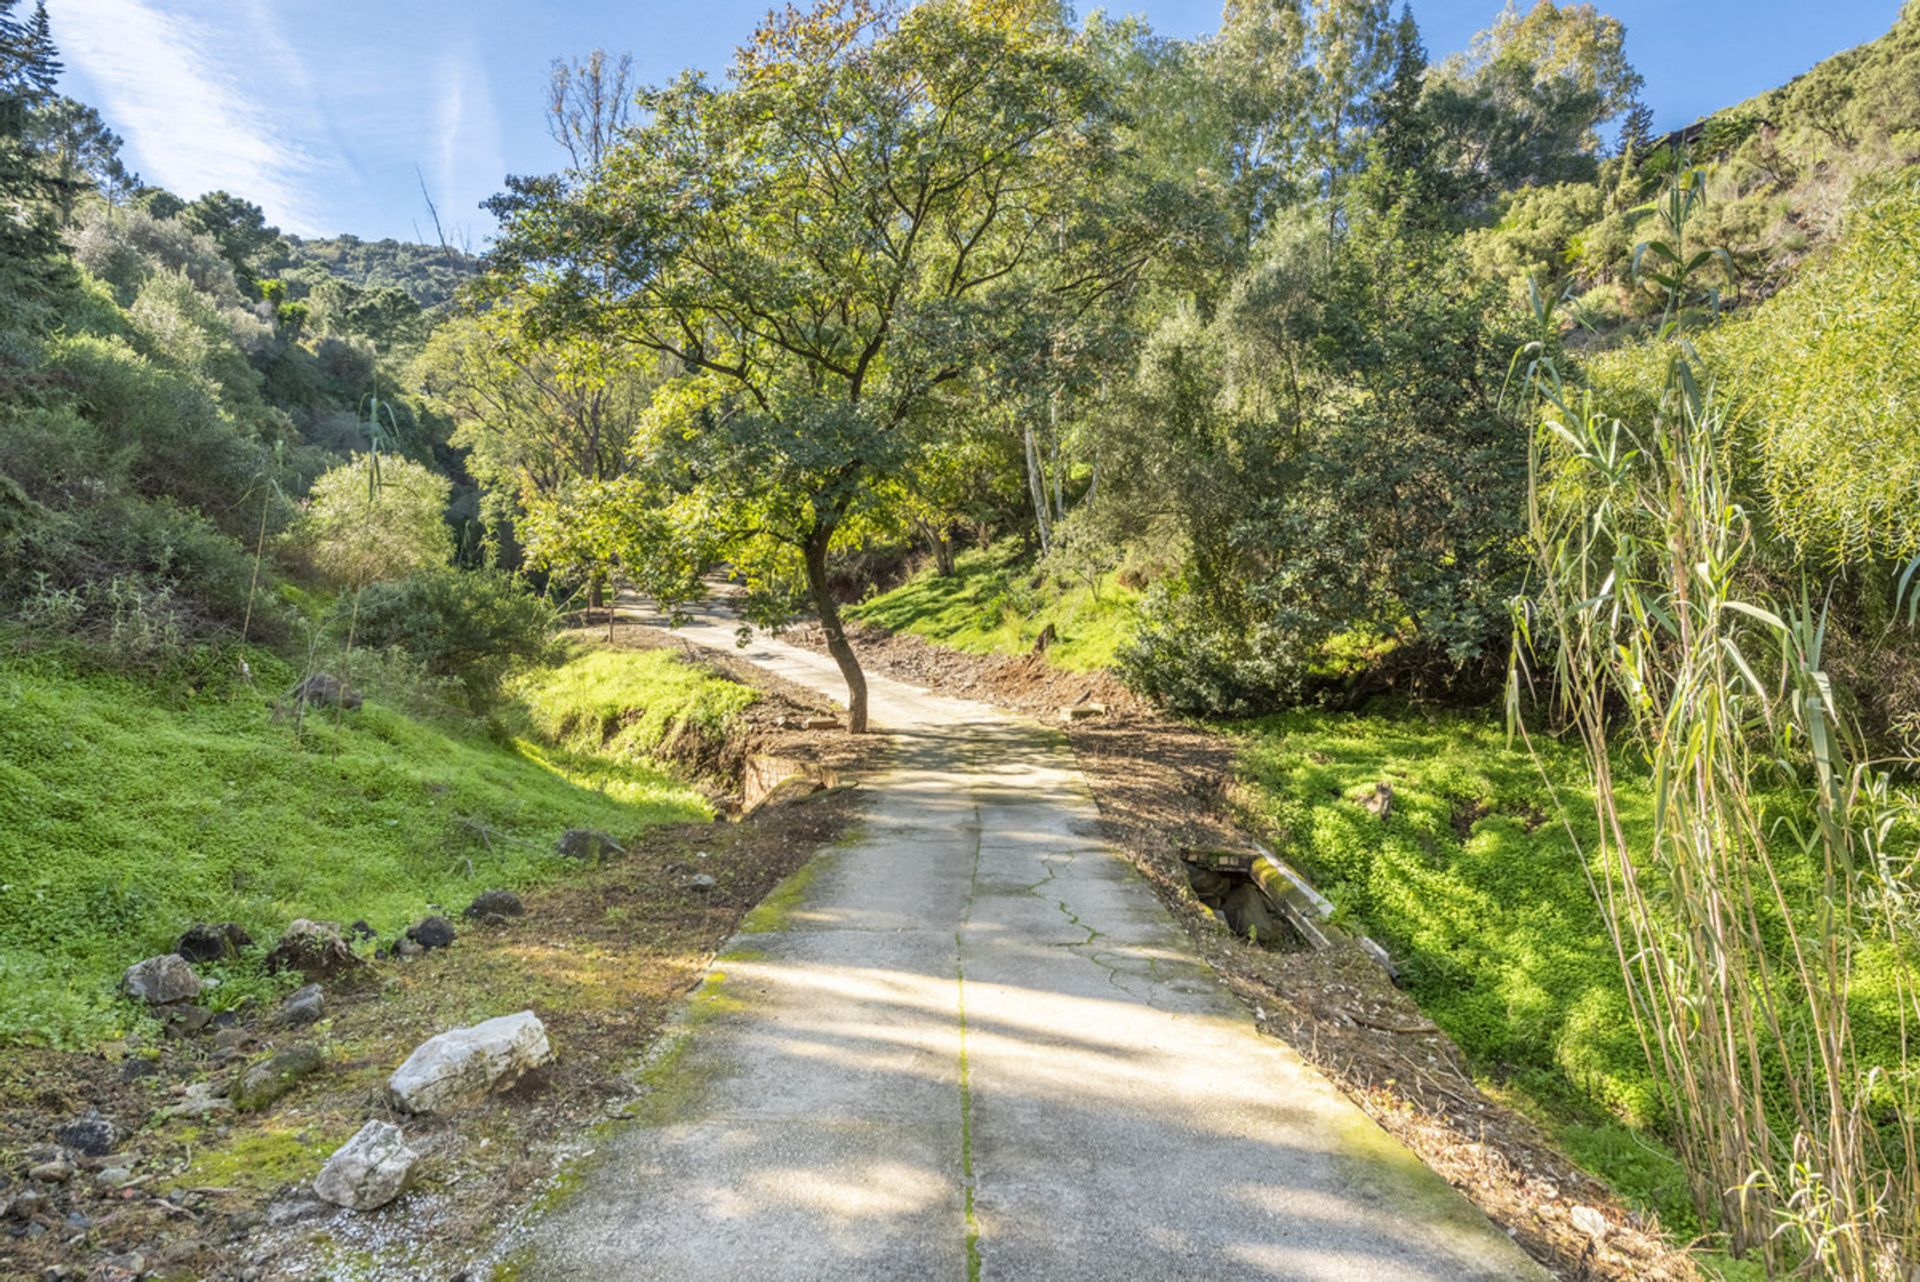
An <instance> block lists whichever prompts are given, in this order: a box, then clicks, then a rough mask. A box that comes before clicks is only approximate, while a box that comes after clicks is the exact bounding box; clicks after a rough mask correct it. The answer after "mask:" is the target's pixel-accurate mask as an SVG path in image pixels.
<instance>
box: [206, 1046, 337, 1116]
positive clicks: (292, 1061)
mask: <svg viewBox="0 0 1920 1282" xmlns="http://www.w3.org/2000/svg"><path fill="white" fill-rule="evenodd" d="M324 1063H326V1059H325V1057H323V1056H322V1055H321V1054H320V1052H319V1050H318V1049H317V1048H315V1047H312V1046H289V1047H287V1049H285V1050H283V1051H277V1052H275V1053H274V1054H273V1055H270V1056H268V1057H267V1058H266V1059H264V1060H262V1061H261V1062H260V1063H258V1064H255V1065H254V1066H253V1067H251V1068H249V1069H248V1070H247V1071H246V1072H244V1073H242V1074H241V1075H240V1080H239V1081H238V1082H236V1083H234V1086H233V1090H232V1091H231V1092H229V1095H228V1097H229V1098H230V1099H232V1101H233V1106H234V1107H235V1108H237V1109H240V1110H241V1111H242V1112H252V1111H254V1110H256V1109H262V1108H265V1107H266V1106H267V1105H269V1104H271V1103H273V1101H275V1100H277V1099H279V1098H280V1097H281V1096H282V1095H285V1094H286V1093H287V1092H288V1091H290V1090H292V1089H293V1088H294V1085H295V1084H296V1083H298V1082H299V1081H300V1079H301V1078H303V1077H307V1076H309V1075H311V1074H312V1073H315V1072H317V1071H318V1070H319V1068H320V1066H321V1065H323V1064H324Z"/></svg>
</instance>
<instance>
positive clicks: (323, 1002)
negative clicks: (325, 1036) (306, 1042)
mask: <svg viewBox="0 0 1920 1282" xmlns="http://www.w3.org/2000/svg"><path fill="white" fill-rule="evenodd" d="M326 1009H327V994H326V990H325V989H323V988H321V987H320V985H318V984H304V985H302V986H301V987H299V988H296V989H294V990H293V991H292V992H291V993H288V994H287V998H286V1000H285V1001H283V1002H281V1003H280V1009H279V1011H278V1012H276V1013H275V1015H274V1020H275V1022H277V1023H280V1024H282V1025H285V1026H286V1027H288V1028H303V1027H305V1026H306V1025H308V1024H312V1023H316V1022H318V1021H319V1019H320V1016H321V1015H323V1014H325V1013H326Z"/></svg>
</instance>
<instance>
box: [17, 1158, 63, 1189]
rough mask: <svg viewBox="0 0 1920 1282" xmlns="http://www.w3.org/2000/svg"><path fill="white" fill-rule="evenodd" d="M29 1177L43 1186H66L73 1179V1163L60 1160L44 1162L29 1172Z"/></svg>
mask: <svg viewBox="0 0 1920 1282" xmlns="http://www.w3.org/2000/svg"><path fill="white" fill-rule="evenodd" d="M27 1175H28V1176H29V1177H31V1178H32V1179H35V1180H38V1181H39V1182H40V1183H42V1184H65V1183H66V1182H67V1181H68V1180H70V1179H72V1178H73V1163H72V1162H66V1161H59V1160H55V1161H52V1162H42V1163H40V1165H38V1166H36V1167H34V1168H33V1169H32V1170H30V1171H28V1172H27Z"/></svg>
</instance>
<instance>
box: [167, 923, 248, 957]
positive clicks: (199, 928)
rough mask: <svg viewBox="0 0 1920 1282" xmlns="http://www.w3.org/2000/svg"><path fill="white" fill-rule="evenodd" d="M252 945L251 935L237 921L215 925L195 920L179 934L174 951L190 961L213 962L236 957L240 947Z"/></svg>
mask: <svg viewBox="0 0 1920 1282" xmlns="http://www.w3.org/2000/svg"><path fill="white" fill-rule="evenodd" d="M252 945H253V936H251V935H249V934H248V933H247V932H246V931H245V929H243V928H242V927H241V926H240V924H239V923H238V922H232V921H229V922H222V923H220V924H219V925H217V926H215V925H209V924H208V923H207V922H204V921H197V922H195V923H194V924H193V925H191V926H189V927H187V930H186V933H185V934H183V935H181V936H180V943H179V945H178V946H177V947H176V948H175V950H174V951H176V952H178V953H179V954H180V955H181V956H182V957H184V958H186V959H187V960H188V961H190V962H214V961H226V960H227V959H229V958H232V957H237V956H239V955H240V950H241V949H242V948H249V947H252Z"/></svg>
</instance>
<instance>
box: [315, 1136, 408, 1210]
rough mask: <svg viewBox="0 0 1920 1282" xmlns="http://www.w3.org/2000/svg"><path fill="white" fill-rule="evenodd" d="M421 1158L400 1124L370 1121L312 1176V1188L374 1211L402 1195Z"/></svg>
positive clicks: (339, 1202) (339, 1203)
mask: <svg viewBox="0 0 1920 1282" xmlns="http://www.w3.org/2000/svg"><path fill="white" fill-rule="evenodd" d="M419 1160H420V1155H419V1154H418V1153H416V1152H414V1151H413V1150H412V1149H410V1148H408V1147H407V1137H406V1136H405V1135H404V1134H402V1133H401V1130H400V1128H399V1127H397V1126H395V1125H394V1124H393V1123H392V1122H368V1123H367V1124H366V1125H365V1126H363V1127H361V1128H360V1132H359V1134H357V1135H355V1136H354V1137H353V1138H352V1139H350V1140H348V1141H347V1142H346V1143H345V1144H342V1145H341V1146H340V1147H339V1148H338V1149H336V1150H335V1151H334V1154H333V1156H332V1157H330V1158H328V1159H327V1164H326V1165H325V1166H323V1167H321V1168H320V1174H318V1175H316V1176H314V1177H313V1192H314V1195H315V1196H316V1197H320V1198H323V1199H325V1200H326V1201H329V1202H331V1203H333V1204H334V1205H335V1206H344V1207H347V1208H348V1209H350V1210H354V1211H371V1210H373V1209H374V1208H375V1207H377V1206H385V1205H386V1204H387V1203H389V1202H391V1201H393V1199H394V1198H396V1197H399V1196H400V1194H401V1193H402V1192H403V1191H404V1190H405V1189H406V1187H407V1177H408V1176H409V1175H411V1174H413V1164H414V1163H415V1162H417V1161H419Z"/></svg>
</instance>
